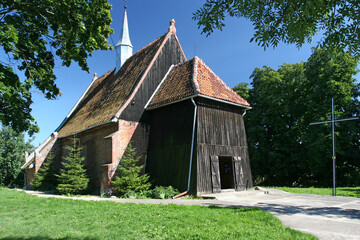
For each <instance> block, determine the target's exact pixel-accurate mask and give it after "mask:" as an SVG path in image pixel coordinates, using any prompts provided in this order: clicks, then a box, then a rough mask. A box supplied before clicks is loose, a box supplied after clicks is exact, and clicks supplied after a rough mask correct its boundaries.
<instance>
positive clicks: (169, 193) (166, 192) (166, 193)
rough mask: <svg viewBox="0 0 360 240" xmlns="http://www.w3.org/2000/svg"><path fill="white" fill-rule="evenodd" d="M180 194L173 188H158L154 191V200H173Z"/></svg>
mask: <svg viewBox="0 0 360 240" xmlns="http://www.w3.org/2000/svg"><path fill="white" fill-rule="evenodd" d="M179 193H180V192H179V191H178V190H177V189H175V188H173V187H172V186H168V187H164V186H156V187H155V188H154V189H153V190H152V196H151V197H152V198H158V199H167V198H172V197H173V196H175V195H178V194H179Z"/></svg>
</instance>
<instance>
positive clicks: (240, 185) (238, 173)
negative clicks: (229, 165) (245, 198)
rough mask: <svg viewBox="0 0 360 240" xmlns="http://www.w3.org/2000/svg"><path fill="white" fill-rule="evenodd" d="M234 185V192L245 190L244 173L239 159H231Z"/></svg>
mask: <svg viewBox="0 0 360 240" xmlns="http://www.w3.org/2000/svg"><path fill="white" fill-rule="evenodd" d="M232 161H233V169H234V183H235V190H237V191H240V190H245V184H244V171H243V166H242V163H241V157H233V159H232Z"/></svg>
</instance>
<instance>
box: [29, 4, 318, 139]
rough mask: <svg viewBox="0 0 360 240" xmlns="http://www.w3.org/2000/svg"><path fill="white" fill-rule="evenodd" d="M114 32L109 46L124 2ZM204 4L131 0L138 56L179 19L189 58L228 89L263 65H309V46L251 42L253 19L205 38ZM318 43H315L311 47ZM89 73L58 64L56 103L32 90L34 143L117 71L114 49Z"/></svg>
mask: <svg viewBox="0 0 360 240" xmlns="http://www.w3.org/2000/svg"><path fill="white" fill-rule="evenodd" d="M109 2H110V3H111V4H112V5H113V9H112V11H111V15H112V19H113V23H112V28H113V29H114V31H115V32H114V34H113V35H112V36H111V38H109V42H110V44H113V42H114V43H115V44H116V42H117V41H118V39H119V36H120V33H121V24H122V19H123V13H124V1H121V0H117V1H115V0H110V1H109ZM203 3H204V1H202V0H182V1H175V0H156V1H149V0H133V1H128V2H127V6H128V9H127V13H128V22H129V31H130V39H131V42H132V45H133V46H134V53H135V52H136V51H137V50H139V49H140V48H142V47H144V46H145V45H147V44H148V43H150V42H152V41H153V40H155V39H156V38H158V37H159V36H161V35H162V34H164V33H166V32H167V29H168V27H169V22H170V20H171V19H175V21H176V23H175V26H176V29H177V36H178V38H179V40H180V44H181V46H182V48H183V50H184V52H185V55H186V57H187V58H188V59H190V58H192V57H193V56H194V55H195V52H196V56H198V57H200V58H202V59H203V60H204V62H205V63H206V64H207V65H208V66H209V67H210V68H211V69H212V70H213V71H214V72H215V73H216V74H217V75H219V76H220V78H221V79H223V80H224V81H225V82H226V84H227V85H228V86H230V87H233V86H235V85H236V84H237V83H239V82H250V79H249V77H250V75H251V73H252V71H253V70H254V69H255V68H256V67H263V66H264V65H267V66H270V67H272V68H277V67H278V66H279V65H281V64H283V63H285V62H286V63H296V62H300V61H306V60H307V59H308V58H309V57H310V55H311V45H305V46H303V47H302V48H301V49H297V48H296V46H295V45H285V44H281V45H280V46H279V47H277V48H275V49H272V48H271V49H267V50H266V51H264V49H263V48H261V47H259V46H257V44H256V43H250V38H251V37H252V35H253V33H254V31H253V28H252V25H251V23H250V22H249V21H247V20H244V19H238V18H228V19H227V20H226V22H225V23H226V27H225V28H224V30H223V31H216V32H215V33H213V34H212V35H211V36H209V37H206V36H205V35H204V34H201V30H200V29H198V28H197V24H196V22H195V21H194V20H192V14H193V13H194V12H195V11H196V10H197V9H199V8H200V7H201V5H202V4H203ZM315 44H316V42H314V44H313V46H314V45H315ZM88 64H89V67H90V71H91V72H90V74H89V73H87V72H84V71H81V69H80V68H79V67H78V66H77V64H76V63H73V64H72V66H71V67H69V68H66V67H63V66H61V62H60V61H59V60H58V61H57V65H56V69H55V74H56V76H57V85H58V86H59V87H60V90H61V92H62V96H61V97H59V98H58V99H57V100H51V101H50V100H46V99H45V98H44V97H43V96H42V95H41V94H39V92H38V91H36V90H34V91H33V100H34V103H33V105H32V114H33V116H34V117H35V119H36V121H37V123H38V125H39V127H40V132H39V133H38V134H35V140H34V141H33V144H34V145H35V146H38V145H39V144H41V143H42V142H43V141H44V140H45V139H46V138H47V137H48V136H49V135H50V134H51V133H52V132H53V131H54V130H55V129H56V128H57V127H58V126H59V124H60V123H61V122H62V120H63V119H64V118H65V116H66V115H67V114H68V113H69V111H70V110H71V108H72V107H73V106H74V104H75V103H76V101H77V100H78V99H79V97H80V96H81V95H82V93H83V92H84V91H85V89H86V88H87V86H88V85H89V84H90V83H91V80H92V78H93V75H94V73H95V72H96V73H97V74H98V76H101V75H102V74H104V73H106V72H107V71H109V70H111V69H113V68H114V67H115V51H97V52H95V53H94V55H93V57H91V58H89V59H88Z"/></svg>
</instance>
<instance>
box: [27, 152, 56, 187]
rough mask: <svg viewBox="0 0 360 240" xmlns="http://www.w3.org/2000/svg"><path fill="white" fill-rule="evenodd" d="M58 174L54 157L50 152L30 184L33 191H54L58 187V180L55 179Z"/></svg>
mask: <svg viewBox="0 0 360 240" xmlns="http://www.w3.org/2000/svg"><path fill="white" fill-rule="evenodd" d="M58 173H59V171H58V169H57V168H56V164H55V161H54V155H53V153H52V151H50V152H49V154H48V156H47V157H46V159H45V161H44V163H43V164H42V166H41V168H40V169H39V171H38V172H37V174H36V175H35V179H34V180H33V181H32V182H31V185H32V186H33V187H34V189H35V190H40V191H48V190H54V189H56V186H57V185H58V180H57V177H56V175H57V174H58Z"/></svg>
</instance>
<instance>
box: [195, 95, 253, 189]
mask: <svg viewBox="0 0 360 240" xmlns="http://www.w3.org/2000/svg"><path fill="white" fill-rule="evenodd" d="M197 103H198V117H197V122H198V128H197V193H209V192H212V187H213V186H212V180H211V177H212V175H211V161H210V156H239V157H241V159H242V167H243V171H244V179H243V181H244V183H245V186H246V187H247V188H252V187H253V182H252V176H251V169H250V160H249V154H248V148H247V140H246V132H245V126H244V119H243V116H242V115H241V114H242V113H243V109H242V108H240V107H236V106H232V105H229V104H223V103H219V102H216V101H212V100H208V99H204V98H197Z"/></svg>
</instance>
